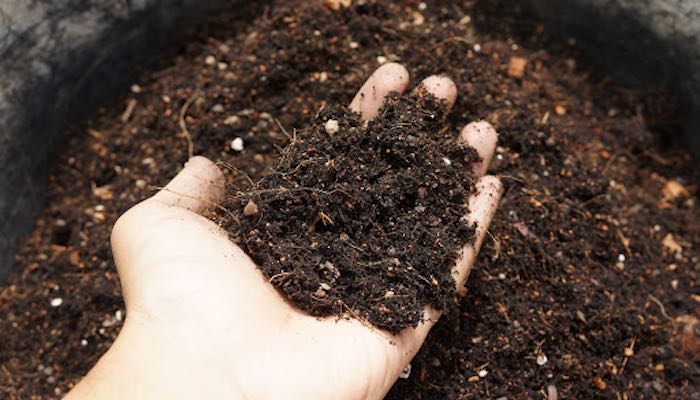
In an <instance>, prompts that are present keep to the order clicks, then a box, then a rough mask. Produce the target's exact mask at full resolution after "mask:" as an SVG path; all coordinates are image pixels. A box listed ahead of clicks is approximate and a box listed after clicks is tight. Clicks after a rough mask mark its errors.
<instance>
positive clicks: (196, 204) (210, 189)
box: [148, 156, 224, 214]
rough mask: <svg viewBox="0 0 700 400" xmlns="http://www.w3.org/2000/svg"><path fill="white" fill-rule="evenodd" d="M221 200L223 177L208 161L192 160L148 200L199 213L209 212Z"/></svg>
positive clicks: (202, 159) (195, 158)
mask: <svg viewBox="0 0 700 400" xmlns="http://www.w3.org/2000/svg"><path fill="white" fill-rule="evenodd" d="M223 197H224V175H223V174H222V173H221V170H220V169H219V168H218V167H217V166H216V165H215V164H214V163H213V162H211V161H209V160H208V159H206V158H204V157H201V156H197V157H192V158H190V159H189V161H187V163H186V164H185V168H183V169H182V171H180V173H179V174H177V175H176V176H175V178H173V180H171V181H170V183H168V184H167V185H166V186H165V187H164V188H163V189H162V190H161V191H159V192H158V193H156V195H155V196H153V197H152V198H151V199H149V200H148V201H158V202H161V203H164V204H165V205H168V206H174V207H181V208H184V209H186V210H190V211H192V212H195V213H198V214H201V213H203V212H205V211H207V210H210V209H212V208H213V207H215V205H216V204H218V203H219V202H220V201H221V200H222V199H223Z"/></svg>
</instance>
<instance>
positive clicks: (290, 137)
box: [275, 118, 296, 142]
mask: <svg viewBox="0 0 700 400" xmlns="http://www.w3.org/2000/svg"><path fill="white" fill-rule="evenodd" d="M275 123H277V126H278V127H279V128H280V130H281V131H282V133H284V136H286V137H287V139H289V140H290V141H291V142H294V138H293V137H292V136H291V135H290V134H289V132H287V130H286V129H284V126H282V123H281V122H280V120H278V119H277V118H275ZM295 136H296V135H295Z"/></svg>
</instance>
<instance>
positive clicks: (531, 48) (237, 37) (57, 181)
mask: <svg viewBox="0 0 700 400" xmlns="http://www.w3.org/2000/svg"><path fill="white" fill-rule="evenodd" d="M352 3H353V5H352V6H351V7H350V8H348V9H342V8H341V9H339V10H337V11H335V10H332V9H330V8H328V7H325V6H323V5H322V4H320V3H314V2H302V1H285V2H282V1H280V2H273V3H272V4H271V6H270V7H267V8H265V9H264V10H260V12H259V14H257V17H255V18H251V19H248V20H247V22H243V21H241V20H236V19H235V18H234V16H235V15H237V14H236V12H235V10H231V12H229V13H222V14H221V17H219V18H218V19H217V20H216V21H213V22H211V23H210V24H208V25H207V26H205V27H202V29H201V31H198V32H196V33H195V34H193V35H192V40H191V41H189V42H188V43H187V44H183V46H182V47H181V48H179V49H177V52H176V53H177V55H176V56H175V57H173V58H168V59H164V60H162V64H161V65H164V67H163V68H162V69H161V70H159V71H156V72H152V71H151V72H148V71H146V72H144V74H143V78H142V79H141V80H140V81H139V82H135V85H134V86H133V87H132V88H131V89H130V90H127V91H125V93H124V94H123V96H122V97H121V98H119V99H115V101H114V102H113V103H112V104H111V105H109V106H106V107H104V108H103V109H101V110H100V112H99V113H98V114H97V115H96V116H95V117H94V118H93V119H92V120H91V121H88V122H86V124H85V126H81V127H76V129H74V130H73V131H71V132H69V133H68V134H67V135H66V136H65V139H64V141H63V143H61V146H60V147H61V148H60V150H59V151H58V152H57V156H56V159H55V163H54V168H53V172H52V174H51V177H50V181H49V192H48V196H47V200H46V206H45V208H44V210H43V211H42V213H41V215H40V216H39V218H38V220H37V225H36V229H35V231H34V232H33V234H32V235H31V236H30V237H29V238H27V240H26V243H25V245H24V246H23V247H22V248H21V249H20V251H19V253H18V254H17V256H16V260H17V261H16V265H15V268H14V273H13V275H12V277H11V280H10V282H9V284H8V285H7V286H5V287H3V288H1V289H0V337H2V341H1V342H0V398H10V399H14V398H18V399H28V398H29V399H31V398H59V397H60V396H61V395H62V394H64V393H65V392H66V391H67V390H69V389H70V387H72V385H74V384H75V382H76V381H77V380H78V379H79V378H80V377H81V376H82V375H83V374H84V373H85V372H86V371H87V370H88V369H89V368H90V367H91V366H92V365H93V364H94V363H95V361H96V360H97V359H98V358H99V356H100V355H101V354H103V353H104V352H105V350H106V349H107V348H108V347H109V345H110V344H111V342H112V341H113V340H114V338H115V337H116V335H117V333H118V332H119V329H120V327H121V325H122V322H123V320H124V316H125V315H124V313H125V311H124V304H123V302H122V299H121V296H120V288H119V281H118V277H117V274H116V270H115V268H114V265H113V261H112V257H111V253H110V248H109V233H110V229H111V226H112V224H113V223H114V221H115V220H116V218H117V217H118V216H119V215H120V214H121V213H122V212H124V211H125V210H127V209H128V208H129V207H131V206H132V205H133V204H135V203H136V202H138V201H140V200H142V199H144V198H146V197H148V196H150V195H152V194H153V189H152V187H158V186H162V185H164V184H165V183H167V181H168V180H169V179H170V178H172V176H174V174H175V173H176V172H177V171H178V170H179V169H180V168H181V166H182V164H183V163H184V161H185V160H186V159H187V155H188V146H187V141H186V140H185V137H184V136H183V134H182V129H181V123H180V122H181V121H184V123H185V126H186V127H187V129H188V131H189V133H190V134H191V136H192V138H193V143H192V144H193V150H194V153H195V154H202V155H205V156H207V157H209V158H212V159H221V160H223V162H225V163H227V164H230V165H232V166H235V167H236V168H237V169H239V170H240V171H242V172H244V173H245V174H246V175H248V176H249V177H250V178H251V179H253V180H258V179H260V178H261V177H262V176H264V175H265V173H266V171H268V170H270V169H272V168H274V167H275V166H276V165H277V164H278V163H279V149H282V148H284V146H285V145H287V144H288V138H287V136H286V135H285V134H284V132H282V130H281V129H280V126H282V127H285V130H286V131H287V132H294V130H295V129H297V130H299V131H300V132H301V130H303V129H304V128H308V127H310V126H313V123H314V120H315V117H316V114H317V112H318V111H319V110H321V109H328V108H329V107H330V106H331V105H335V104H349V102H350V100H351V99H352V96H353V95H354V93H355V91H356V90H357V89H358V88H359V87H360V86H361V85H362V83H363V81H364V80H365V79H366V78H367V77H368V76H369V75H370V73H371V72H372V71H373V70H374V69H376V67H377V66H378V65H380V63H382V62H385V61H398V62H401V63H403V64H404V65H405V66H406V67H407V68H408V70H409V71H410V73H411V76H412V77H413V79H414V81H416V82H417V81H419V79H422V78H424V77H426V76H428V75H431V74H434V73H445V74H447V75H449V76H450V77H452V79H453V80H454V81H455V83H456V84H457V87H458V93H459V95H460V97H459V99H458V102H457V104H456V105H455V107H454V109H453V111H452V113H451V114H450V116H449V117H448V119H447V121H446V123H447V124H448V126H449V127H450V130H451V132H453V133H456V132H457V131H458V130H459V129H460V128H461V127H462V126H463V125H464V124H466V123H468V122H471V121H474V120H479V119H486V120H487V121H489V122H490V123H491V124H492V125H494V127H495V128H496V129H497V130H498V132H499V133H500V138H499V147H498V148H497V153H496V156H495V158H494V160H493V162H492V165H491V171H490V173H493V174H497V175H499V176H501V178H502V180H503V182H504V184H505V188H506V191H505V194H504V197H503V200H502V203H501V207H500V209H499V212H498V213H497V215H496V218H495V220H494V222H493V224H492V226H491V229H490V232H489V237H488V239H487V241H486V243H485V245H484V247H483V248H482V251H481V255H480V257H479V259H478V260H477V262H476V264H475V265H474V268H473V270H472V273H471V276H470V277H469V281H468V284H467V289H468V293H467V296H466V297H465V298H464V299H463V300H462V301H461V303H460V305H459V307H458V309H457V310H455V311H452V312H451V313H448V314H446V315H445V316H444V317H443V318H442V319H441V320H440V322H439V323H438V324H437V325H436V326H435V328H434V329H433V331H432V332H431V334H430V336H429V337H428V339H427V341H426V343H425V345H424V346H423V348H422V349H421V351H420V352H419V354H418V355H417V356H416V358H415V359H414V360H413V361H412V363H411V365H412V368H411V373H410V376H408V378H406V379H400V380H399V381H398V382H397V383H396V385H395V386H394V388H393V389H392V391H391V393H390V394H389V396H388V398H390V399H483V398H494V399H499V398H506V399H530V398H550V399H551V398H561V399H564V398H570V399H578V398H606V399H625V398H629V399H637V398H658V399H692V398H697V396H698V393H700V371H699V368H698V355H697V354H698V353H697V349H698V347H697V332H698V330H697V329H696V330H695V331H693V329H690V328H688V327H691V328H692V323H693V321H695V319H694V318H697V317H699V316H700V307H699V306H700V289H698V275H699V274H700V259H699V257H700V211H699V210H698V203H697V202H698V182H700V171H698V168H697V163H696V162H694V161H693V160H691V158H690V156H689V154H688V153H687V152H686V151H684V150H683V149H681V148H678V147H677V146H675V145H674V143H675V138H674V136H675V135H676V134H677V132H678V131H679V126H678V125H677V121H678V118H677V116H676V114H675V110H674V107H673V104H675V101H674V99H673V98H672V97H669V96H667V95H665V94H664V93H643V92H639V91H634V90H629V89H624V88H621V87H619V86H617V85H616V84H615V82H614V81H613V80H610V79H608V78H607V77H605V76H604V75H602V74H601V73H599V72H597V71H596V70H594V69H592V68H590V67H589V66H588V64H587V63H586V61H585V60H583V59H581V58H580V57H578V50H577V45H576V43H575V41H573V40H571V39H567V38H561V37H556V36H550V35H549V34H548V31H547V29H546V28H545V27H543V26H542V25H541V24H540V23H539V22H538V21H537V20H535V19H534V18H532V17H530V16H527V15H524V14H523V13H522V12H520V10H518V9H517V6H516V5H514V4H513V3H515V2H510V1H503V2H499V1H477V2H473V1H457V2H453V1H429V2H425V3H420V2H415V1H405V2H400V1H381V2H379V1H376V2H375V1H353V2H352ZM275 119H277V120H278V121H279V125H278V124H277V123H276V122H275ZM236 138H239V139H240V141H242V142H243V143H242V144H243V150H242V151H236V150H234V149H232V141H233V140H234V139H236ZM240 141H239V144H240ZM237 148H238V147H237ZM241 190H244V188H243V187H242V189H241ZM261 203H262V200H261ZM321 223H322V222H321ZM555 394H556V395H555Z"/></svg>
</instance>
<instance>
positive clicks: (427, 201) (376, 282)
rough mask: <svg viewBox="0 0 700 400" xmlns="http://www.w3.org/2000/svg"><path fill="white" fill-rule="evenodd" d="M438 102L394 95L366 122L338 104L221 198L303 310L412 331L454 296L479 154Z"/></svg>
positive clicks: (240, 232) (238, 235) (238, 236)
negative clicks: (256, 175) (459, 137)
mask: <svg viewBox="0 0 700 400" xmlns="http://www.w3.org/2000/svg"><path fill="white" fill-rule="evenodd" d="M444 110H445V106H444V105H442V104H441V102H439V101H437V99H435V98H434V97H432V96H430V95H429V94H426V95H407V96H403V97H399V96H396V95H394V96H390V97H389V99H388V101H387V102H386V104H385V106H384V107H383V108H382V109H381V110H380V112H379V115H378V116H377V117H376V118H374V119H372V120H371V121H369V123H367V124H365V122H364V121H363V120H362V119H361V118H360V115H359V114H356V113H353V112H351V111H349V110H348V109H347V107H344V106H335V107H332V108H328V109H325V110H323V111H322V112H320V113H319V115H318V116H317V117H316V120H315V123H314V124H313V125H312V126H311V127H310V128H309V129H304V130H301V131H299V132H298V133H295V136H294V137H293V139H292V141H291V143H290V145H289V146H288V147H287V148H286V149H285V150H284V151H283V152H282V154H281V156H280V158H279V162H278V163H277V165H276V166H275V167H274V169H272V170H271V171H270V172H268V173H267V174H265V176H264V177H263V178H262V179H261V180H259V181H258V182H255V183H254V184H253V185H250V187H246V188H243V190H242V191H241V190H240V189H239V190H238V191H236V192H235V193H233V195H232V196H231V197H230V199H229V200H228V201H226V202H225V203H224V207H225V209H227V211H228V214H227V213H221V214H222V216H221V218H222V219H223V222H222V224H223V226H224V227H225V228H226V229H228V230H229V232H230V233H231V234H232V237H233V238H234V240H235V241H236V243H238V244H239V245H240V246H241V247H242V248H243V249H244V250H245V251H246V252H247V253H248V254H249V255H250V256H251V257H252V258H253V260H254V261H255V262H256V263H257V264H258V265H259V266H260V269H261V270H262V271H263V273H264V274H265V276H266V277H267V278H268V279H269V281H270V282H271V283H272V284H273V285H275V287H277V288H278V289H279V290H280V291H281V292H282V293H284V294H285V295H286V297H287V298H288V299H290V300H291V301H292V302H293V303H294V304H295V305H297V306H298V307H300V308H301V309H303V310H305V311H307V312H309V313H310V314H312V315H316V316H329V315H336V316H341V315H343V314H346V315H347V314H348V313H349V314H351V315H353V316H355V317H358V318H361V319H362V320H366V321H367V322H369V323H371V324H373V325H375V326H377V327H379V328H382V329H386V330H388V331H390V332H393V333H398V332H399V331H401V330H402V329H404V328H406V327H408V326H414V327H415V326H416V325H418V323H419V322H421V321H422V316H423V310H424V308H425V306H428V305H430V306H432V307H433V308H435V309H437V310H444V309H445V308H446V307H447V305H448V302H450V300H452V299H454V298H455V296H454V294H455V293H456V290H455V288H456V284H455V281H454V279H453V278H452V275H451V273H450V271H451V267H453V266H454V264H455V261H456V260H457V258H458V257H459V252H460V250H461V249H462V248H463V247H464V245H465V244H467V241H468V240H473V238H474V226H473V224H472V223H470V222H469V220H468V219H467V218H465V216H466V215H467V214H468V213H469V210H468V207H467V206H466V199H467V197H468V196H469V195H470V194H471V193H472V191H473V179H472V178H471V177H470V173H469V171H470V166H471V165H472V164H474V163H475V162H478V161H481V160H480V158H479V156H478V154H477V153H476V151H475V150H474V149H473V148H471V147H469V146H466V145H463V144H460V143H458V142H457V141H456V140H454V137H453V135H452V134H451V131H450V130H449V128H448V126H447V125H446V124H445V112H444ZM329 121H330V122H331V125H328V124H329ZM229 214H230V215H233V216H234V217H233V218H231V217H230V216H229ZM236 215H239V217H236Z"/></svg>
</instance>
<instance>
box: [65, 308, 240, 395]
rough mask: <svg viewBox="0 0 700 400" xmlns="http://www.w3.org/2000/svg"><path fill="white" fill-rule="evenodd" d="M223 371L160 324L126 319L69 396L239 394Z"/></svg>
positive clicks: (230, 378)
mask: <svg viewBox="0 0 700 400" xmlns="http://www.w3.org/2000/svg"><path fill="white" fill-rule="evenodd" d="M224 371H227V369H226V368H223V366H222V365H221V363H218V362H217V361H216V360H211V359H207V357H202V356H201V354H197V353H196V352H194V351H192V349H188V348H187V347H186V346H183V345H181V344H180V343H179V341H178V340H177V339H176V338H174V337H173V336H171V335H169V334H168V333H167V332H162V330H161V329H159V328H158V327H157V326H154V325H153V324H150V323H147V322H143V321H138V320H131V321H129V320H128V321H127V322H126V323H125V324H124V327H123V328H122V330H121V332H120V333H119V336H118V337H117V339H116V340H115V342H114V344H113V345H112V346H111V347H110V349H109V350H108V351H107V353H105V354H104V355H103V356H102V358H100V360H99V361H98V363H97V364H96V365H95V366H94V367H93V368H92V370H90V372H89V373H88V374H87V375H86V376H85V377H84V378H83V380H82V381H81V382H80V383H79V384H78V385H77V386H76V387H75V388H74V389H73V390H72V391H71V392H70V393H69V395H68V396H67V399H71V400H76V399H82V398H86V399H89V398H100V399H125V398H128V399H155V398H168V399H178V398H183V399H191V398H228V399H235V398H239V397H240V396H239V392H238V391H237V389H236V387H235V383H234V379H232V378H233V377H230V376H228V375H227V374H226V373H225V372H224Z"/></svg>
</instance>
